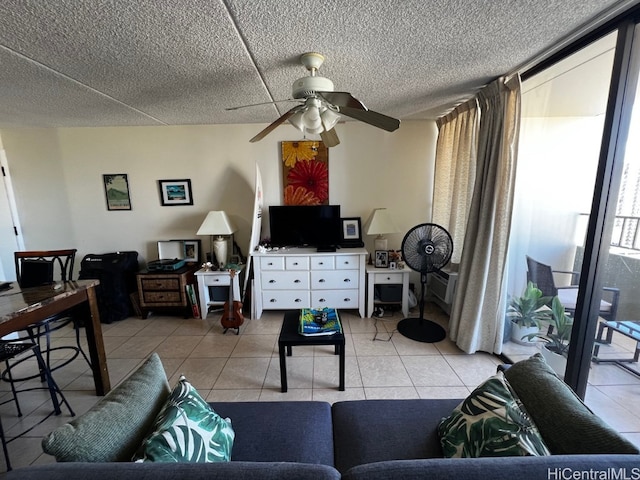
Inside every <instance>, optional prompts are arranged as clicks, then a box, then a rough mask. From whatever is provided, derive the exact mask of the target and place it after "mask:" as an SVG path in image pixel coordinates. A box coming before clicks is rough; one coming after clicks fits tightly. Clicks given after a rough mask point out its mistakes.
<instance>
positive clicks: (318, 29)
mask: <svg viewBox="0 0 640 480" xmlns="http://www.w3.org/2000/svg"><path fill="white" fill-rule="evenodd" d="M635 3H637V0H636V1H615V0H600V1H598V0H530V1H524V0H502V1H487V0H449V1H445V0H434V1H424V0H398V1H390V0H369V1H365V0H360V1H358V0H342V1H340V0H324V1H318V0H273V1H267V0H224V1H220V0H217V1H216V0H133V1H132V0H46V1H44V0H2V1H1V2H0V127H13V126H39V127H62V126H112V125H125V126H126V125H165V124H166V125H184V124H231V123H270V122H272V121H273V120H275V119H276V118H277V117H278V116H280V115H281V114H282V113H284V112H285V111H286V110H288V109H289V108H291V106H293V104H291V103H288V102H285V103H278V104H275V105H273V104H271V105H263V106H256V107H251V108H244V109H240V110H235V111H226V110H225V108H226V107H232V106H237V105H244V104H253V103H260V102H270V101H273V100H283V99H288V98H290V97H291V85H292V84H293V82H294V80H295V79H297V78H299V77H302V76H305V75H306V74H307V72H306V70H305V69H304V67H302V65H301V64H300V63H299V56H300V54H302V53H304V52H307V51H317V52H320V53H322V54H324V55H325V57H326V61H325V63H324V65H323V66H322V68H321V69H320V74H321V75H323V76H326V77H328V78H330V79H331V80H332V81H333V82H334V84H335V88H336V90H338V91H348V92H351V94H352V95H353V96H355V97H356V98H358V99H359V100H361V101H362V102H363V103H364V104H365V105H366V106H367V107H369V108H370V109H372V110H375V111H379V112H382V113H385V114H387V115H390V116H393V117H396V118H400V119H409V118H435V117H437V116H439V115H440V114H442V113H443V112H445V111H446V110H448V109H449V108H450V107H451V106H452V105H455V104H456V103H459V102H460V101H462V100H464V99H466V98H468V97H469V96H471V95H472V94H473V93H474V92H475V91H477V90H478V89H479V88H480V87H482V86H483V85H485V84H486V83H488V82H489V81H491V80H492V79H494V78H496V77H498V76H500V75H502V74H505V73H509V72H513V71H516V70H517V69H519V68H521V67H523V66H524V65H526V64H527V63H528V62H531V61H532V60H535V59H537V58H540V55H542V54H543V53H545V52H548V51H549V49H550V48H551V47H553V46H554V45H558V44H560V43H562V42H564V41H566V40H567V39H569V38H571V37H572V36H575V35H576V34H579V33H581V32H583V31H585V30H586V29H588V28H591V27H590V25H592V24H593V23H594V19H595V21H596V23H597V22H601V21H602V19H603V18H606V17H610V16H612V15H613V14H614V13H619V12H620V11H622V10H623V9H624V8H628V7H629V6H631V5H632V4H635Z"/></svg>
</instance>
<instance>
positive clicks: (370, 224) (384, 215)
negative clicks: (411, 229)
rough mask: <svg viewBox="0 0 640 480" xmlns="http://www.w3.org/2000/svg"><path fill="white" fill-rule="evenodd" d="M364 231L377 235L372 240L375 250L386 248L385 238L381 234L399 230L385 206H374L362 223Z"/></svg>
mask: <svg viewBox="0 0 640 480" xmlns="http://www.w3.org/2000/svg"><path fill="white" fill-rule="evenodd" d="M364 231H365V233H366V234H367V235H377V237H376V238H375V241H374V245H375V250H388V248H387V239H386V238H384V237H383V235H384V234H385V233H398V232H399V230H398V228H397V227H396V226H395V224H394V223H393V221H392V220H391V216H390V215H389V212H387V209H386V208H376V209H375V210H374V211H373V212H371V216H370V217H369V219H368V220H367V222H366V223H365V224H364Z"/></svg>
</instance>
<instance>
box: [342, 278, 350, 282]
mask: <svg viewBox="0 0 640 480" xmlns="http://www.w3.org/2000/svg"><path fill="white" fill-rule="evenodd" d="M350 281H351V279H350V278H345V279H344V280H343V282H345V283H349V282H350Z"/></svg>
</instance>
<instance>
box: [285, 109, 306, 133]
mask: <svg viewBox="0 0 640 480" xmlns="http://www.w3.org/2000/svg"><path fill="white" fill-rule="evenodd" d="M289 123H290V124H291V125H293V126H294V127H296V128H297V129H298V130H300V131H301V132H304V123H303V122H302V112H296V113H294V114H293V115H292V116H291V118H289Z"/></svg>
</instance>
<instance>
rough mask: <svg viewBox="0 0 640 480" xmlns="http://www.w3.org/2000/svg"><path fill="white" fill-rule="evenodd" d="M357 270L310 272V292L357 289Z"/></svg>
mask: <svg viewBox="0 0 640 480" xmlns="http://www.w3.org/2000/svg"><path fill="white" fill-rule="evenodd" d="M359 273H360V271H359V270H327V271H312V272H311V289H312V290H316V289H317V290H336V289H339V288H344V289H352V288H356V289H357V288H358V286H359V282H358V277H359Z"/></svg>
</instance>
